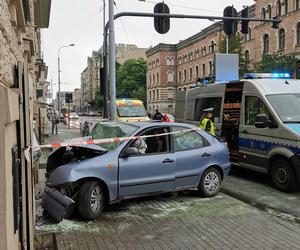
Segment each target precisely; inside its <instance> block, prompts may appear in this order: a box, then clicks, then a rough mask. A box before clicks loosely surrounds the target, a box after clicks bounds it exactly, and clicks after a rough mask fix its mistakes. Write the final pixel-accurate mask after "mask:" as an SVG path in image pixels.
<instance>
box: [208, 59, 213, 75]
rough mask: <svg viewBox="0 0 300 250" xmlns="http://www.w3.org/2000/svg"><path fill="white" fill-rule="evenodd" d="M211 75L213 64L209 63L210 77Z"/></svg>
mask: <svg viewBox="0 0 300 250" xmlns="http://www.w3.org/2000/svg"><path fill="white" fill-rule="evenodd" d="M212 73H213V63H212V61H210V62H209V74H210V75H212Z"/></svg>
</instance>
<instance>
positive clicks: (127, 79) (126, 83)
mask: <svg viewBox="0 0 300 250" xmlns="http://www.w3.org/2000/svg"><path fill="white" fill-rule="evenodd" d="M146 70H147V62H146V61H145V60H144V59H143V58H139V59H129V60H127V61H126V62H125V63H124V64H123V65H121V66H120V67H119V69H118V70H117V97H118V98H138V99H140V100H142V101H144V102H146Z"/></svg>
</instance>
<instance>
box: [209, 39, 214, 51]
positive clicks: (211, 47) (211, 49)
mask: <svg viewBox="0 0 300 250" xmlns="http://www.w3.org/2000/svg"><path fill="white" fill-rule="evenodd" d="M210 52H211V53H214V52H215V42H214V41H211V43H210Z"/></svg>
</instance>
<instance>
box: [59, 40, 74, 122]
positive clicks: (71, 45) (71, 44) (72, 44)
mask: <svg viewBox="0 0 300 250" xmlns="http://www.w3.org/2000/svg"><path fill="white" fill-rule="evenodd" d="M73 46H75V44H74V43H70V44H69V45H64V46H61V47H59V48H58V52H57V68H58V97H57V106H58V116H59V117H58V119H59V121H60V109H61V107H60V56H59V53H60V50H61V49H62V48H66V47H73Z"/></svg>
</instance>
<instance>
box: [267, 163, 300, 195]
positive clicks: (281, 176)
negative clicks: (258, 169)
mask: <svg viewBox="0 0 300 250" xmlns="http://www.w3.org/2000/svg"><path fill="white" fill-rule="evenodd" d="M271 178H272V182H273V184H274V185H275V186H276V187H277V188H278V189H279V190H281V191H292V190H293V189H294V188H295V186H296V178H295V173H294V170H293V168H292V166H291V164H290V163H289V162H288V161H287V160H285V159H278V160H275V161H274V162H273V164H272V169H271Z"/></svg>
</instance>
